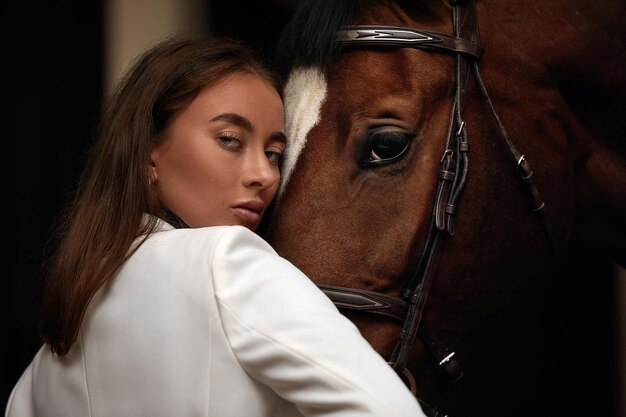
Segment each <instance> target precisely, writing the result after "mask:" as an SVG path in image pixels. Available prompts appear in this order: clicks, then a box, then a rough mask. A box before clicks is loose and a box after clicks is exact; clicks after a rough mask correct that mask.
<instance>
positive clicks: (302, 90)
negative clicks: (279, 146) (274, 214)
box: [278, 67, 326, 198]
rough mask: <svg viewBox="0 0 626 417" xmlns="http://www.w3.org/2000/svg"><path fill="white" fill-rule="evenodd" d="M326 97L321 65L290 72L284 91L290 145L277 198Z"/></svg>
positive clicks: (283, 188)
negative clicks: (319, 67)
mask: <svg viewBox="0 0 626 417" xmlns="http://www.w3.org/2000/svg"><path fill="white" fill-rule="evenodd" d="M325 99H326V80H325V79H324V75H323V74H322V72H321V71H320V70H319V69H318V68H314V67H311V68H300V69H296V70H294V71H292V72H291V74H289V78H288V79H287V83H286V84H285V91H284V101H285V133H286V135H287V139H288V145H287V147H286V149H285V152H284V159H283V171H282V178H281V183H280V188H279V190H278V198H280V196H281V195H282V193H283V191H284V190H285V187H286V185H287V183H288V182H289V178H290V176H291V173H292V172H293V168H294V167H295V165H296V161H297V160H298V157H299V156H300V153H301V152H302V149H303V148H304V145H305V144H306V139H307V135H308V134H309V131H310V130H311V129H312V128H313V126H315V125H316V124H317V123H318V122H319V120H320V109H321V107H322V104H323V103H324V100H325Z"/></svg>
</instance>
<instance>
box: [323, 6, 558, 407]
mask: <svg viewBox="0 0 626 417" xmlns="http://www.w3.org/2000/svg"><path fill="white" fill-rule="evenodd" d="M449 3H450V5H451V6H452V21H453V27H454V35H453V36H450V35H445V34H442V33H437V32H431V31H428V30H423V29H414V28H406V27H397V26H377V25H376V26H371V25H353V26H346V27H343V28H342V29H341V30H340V31H338V32H337V38H336V39H337V41H338V42H340V43H341V44H342V45H343V46H344V47H349V48H381V47H385V48H417V49H422V50H427V51H434V52H444V53H451V54H454V55H455V57H456V61H455V65H456V68H455V70H456V85H455V95H454V99H453V100H454V101H453V105H452V112H451V115H450V125H449V128H448V139H447V141H446V147H445V150H444V152H443V155H442V158H441V163H440V171H439V179H438V184H437V192H436V194H435V201H434V206H433V213H432V219H431V225H430V228H429V233H428V237H427V240H426V245H425V246H424V249H423V252H422V253H421V256H420V258H419V259H420V261H419V264H418V266H417V268H416V269H415V271H414V273H413V275H412V276H411V277H410V279H409V280H408V281H407V283H406V284H405V286H404V289H403V292H402V295H401V297H392V296H389V295H386V294H383V293H379V292H374V291H368V290H362V289H356V288H347V287H340V286H334V285H326V284H318V286H319V287H320V289H322V291H324V292H325V293H326V295H327V296H328V297H329V298H330V299H331V300H332V301H333V302H334V303H335V305H336V306H337V307H338V308H339V309H346V310H352V311H361V312H366V313H372V314H376V315H379V316H384V317H387V318H391V319H393V320H396V321H397V322H399V323H401V324H402V332H401V334H400V336H399V339H398V342H397V344H396V346H395V348H394V350H393V352H392V354H391V357H390V359H389V360H388V361H389V364H390V365H391V366H392V367H393V368H394V370H395V371H396V372H398V374H399V375H400V376H401V377H403V379H404V381H405V382H406V383H407V385H408V386H409V388H410V389H411V390H412V392H413V394H414V395H416V396H417V393H416V383H415V379H414V377H413V376H412V375H411V373H410V372H409V370H408V369H407V367H406V365H407V361H408V357H409V353H410V351H411V348H412V347H413V345H414V342H415V337H416V336H418V335H419V337H420V339H421V340H422V342H423V343H424V345H425V346H426V347H427V348H428V350H429V351H430V352H431V354H432V355H433V357H434V358H435V360H436V361H437V363H438V364H439V366H440V367H442V368H443V369H444V370H445V371H446V373H447V375H448V380H449V381H451V382H455V381H457V380H458V379H459V378H460V377H461V376H462V371H461V368H460V366H459V363H458V362H457V361H456V359H455V357H454V355H455V353H454V352H451V351H449V350H448V349H447V348H445V347H444V346H443V345H442V344H441V343H440V342H439V340H437V338H436V337H435V335H434V334H433V332H432V331H431V330H430V329H429V327H428V324H427V323H426V321H425V320H424V319H423V317H422V315H423V312H424V307H425V305H426V302H427V300H428V295H429V292H430V289H431V286H432V283H433V280H434V278H435V275H436V271H437V265H438V261H439V258H440V256H441V249H440V248H441V240H442V238H443V236H444V234H447V235H448V236H453V235H454V231H455V227H454V219H455V214H456V211H457V204H458V201H459V198H460V196H461V194H462V192H463V188H464V185H465V182H466V179H467V172H468V164H469V158H468V152H469V142H468V137H467V132H466V125H465V121H464V120H463V104H464V102H465V97H466V94H467V90H468V83H469V78H470V75H471V74H472V73H473V74H474V75H475V78H476V81H477V83H478V86H479V87H480V90H481V92H482V94H483V96H484V97H485V99H486V101H487V103H488V105H489V107H490V109H491V112H492V114H493V115H494V117H495V120H496V122H497V125H498V128H499V131H500V135H501V136H502V138H503V139H504V140H505V142H506V144H507V145H508V149H509V151H510V153H511V156H512V158H513V160H514V162H515V164H516V165H517V168H518V173H519V175H520V178H521V181H522V183H523V184H524V185H525V188H526V190H527V192H528V195H529V197H530V203H531V209H532V211H533V212H534V213H535V214H536V215H537V217H538V219H539V221H540V222H541V225H542V227H543V230H544V232H545V235H546V238H547V240H548V245H549V246H550V251H551V255H552V260H553V261H554V244H553V238H552V232H551V228H550V225H549V223H548V221H547V218H546V216H545V203H544V202H543V200H542V199H541V197H540V196H539V192H538V190H537V188H536V186H535V185H534V182H533V171H532V169H531V168H530V164H529V162H528V160H527V159H526V158H525V156H524V155H523V154H521V153H519V152H518V151H517V149H516V148H515V146H514V145H513V143H512V142H511V141H510V139H509V135H508V133H507V132H506V130H505V128H504V126H503V124H502V122H501V121H500V118H499V117H498V115H497V114H496V112H495V109H494V107H493V104H492V102H491V99H490V98H489V95H488V94H487V90H486V87H485V85H484V83H483V81H482V78H481V76H480V71H479V66H478V62H479V61H480V59H481V57H482V53H483V48H482V47H481V45H480V40H479V36H478V23H477V16H476V6H475V1H474V0H449ZM418 400H419V398H418ZM420 403H421V404H422V407H423V408H424V411H425V412H426V413H427V414H428V415H430V416H433V417H434V416H441V415H442V414H441V413H440V412H439V411H437V410H436V409H435V408H433V407H431V406H429V405H427V404H426V403H424V402H423V401H421V400H420Z"/></svg>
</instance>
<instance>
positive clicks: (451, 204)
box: [263, 0, 626, 417]
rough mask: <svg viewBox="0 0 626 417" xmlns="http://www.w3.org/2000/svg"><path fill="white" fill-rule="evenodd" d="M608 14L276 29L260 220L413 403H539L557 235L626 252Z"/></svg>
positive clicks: (413, 13)
mask: <svg viewBox="0 0 626 417" xmlns="http://www.w3.org/2000/svg"><path fill="white" fill-rule="evenodd" d="M624 22H626V5H625V4H624V2H623V1H620V0H602V1H597V0H576V1H567V2H566V1H562V0H557V1H545V0H530V1H525V2H521V1H494V0H477V1H476V2H475V3H474V1H473V0H472V1H464V0H458V1H450V2H448V1H443V0H440V1H428V0H421V1H420V0H417V1H413V2H409V1H397V2H393V1H349V0H346V1H330V2H326V1H319V2H312V3H310V4H309V3H304V4H302V5H301V6H300V9H299V10H298V11H297V12H296V14H295V15H294V17H293V19H292V21H291V22H290V23H289V24H288V25H287V27H286V28H285V31H284V33H283V37H282V38H281V43H280V50H281V52H282V53H284V54H285V56H286V57H288V58H289V61H288V62H287V63H286V66H285V68H286V69H287V70H288V71H289V72H288V76H289V78H288V83H287V86H286V91H285V102H286V112H287V118H286V121H287V133H288V135H289V136H290V139H291V141H292V143H291V145H290V148H289V150H288V153H287V155H286V158H285V161H284V167H283V168H284V173H285V175H284V177H283V184H282V187H281V194H280V196H279V200H278V201H277V204H276V206H275V207H274V210H273V212H272V213H271V214H270V216H269V217H268V223H267V224H266V226H267V229H264V230H265V231H264V232H263V233H264V235H265V236H266V238H267V239H268V240H269V241H270V243H271V244H272V245H274V247H275V248H276V249H277V251H278V252H279V253H280V254H281V255H283V256H285V257H286V258H288V259H289V260H291V261H292V262H293V263H294V264H295V265H297V266H298V267H299V268H301V269H302V270H303V271H304V272H305V273H306V274H308V275H309V276H310V277H311V278H312V279H313V280H314V281H315V282H316V283H317V284H318V285H319V286H320V287H321V288H322V289H324V290H325V291H326V292H327V294H328V295H329V296H330V297H331V298H332V299H333V300H334V301H335V303H336V304H337V306H339V307H340V308H341V309H342V311H343V312H344V313H345V314H346V315H347V316H348V317H349V318H350V319H352V320H353V321H354V322H355V323H356V324H357V326H358V327H359V328H360V329H361V331H362V333H363V334H364V336H365V337H366V338H367V339H368V340H369V341H370V343H372V345H373V346H374V347H375V348H376V349H377V351H379V352H380V353H381V355H383V356H384V357H385V358H388V359H389V362H390V364H391V366H394V367H395V368H396V370H397V371H398V373H399V374H400V375H401V376H402V377H403V378H405V380H406V382H407V384H408V385H409V386H410V387H411V388H412V389H413V390H414V392H415V394H416V396H417V397H418V399H419V400H420V401H421V402H422V405H423V406H424V409H425V411H427V413H429V414H430V415H438V413H439V412H449V413H450V415H451V416H452V417H456V416H470V415H483V416H484V415H504V416H514V415H526V416H528V415H532V416H538V415H543V414H542V412H546V413H548V411H547V410H540V408H541V407H542V404H544V400H545V398H546V397H549V396H550V390H551V388H550V386H549V384H548V385H546V383H544V382H542V379H544V377H543V375H544V374H543V372H545V371H546V368H545V367H546V366H547V364H548V363H549V362H550V361H551V360H553V359H554V357H553V356H550V355H551V354H553V353H554V352H551V351H550V348H549V342H548V341H549V339H550V331H551V325H553V324H555V323H554V322H553V321H552V319H551V317H553V316H552V315H551V309H550V306H551V305H552V304H551V303H550V301H551V298H552V297H554V296H555V294H558V286H559V283H560V281H559V280H560V279H562V278H559V276H561V275H562V274H561V275H560V272H561V271H562V270H563V268H564V263H565V261H566V253H567V252H568V249H569V248H571V247H573V246H576V245H582V246H584V247H590V248H596V249H597V250H598V251H601V252H603V253H607V254H609V255H610V256H611V257H612V258H613V259H615V260H616V261H617V262H619V263H620V264H621V265H623V266H626V129H625V127H624V126H625V116H626V25H625V24H624ZM368 313H370V314H368ZM547 345H548V347H547V348H546V346H547ZM586 360H588V358H587V359H586ZM461 375H463V377H462V378H460V376H461ZM459 378H460V379H459ZM457 380H458V382H456V381H457ZM556 382H557V383H558V382H559V381H556Z"/></svg>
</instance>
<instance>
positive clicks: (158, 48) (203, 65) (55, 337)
mask: <svg viewBox="0 0 626 417" xmlns="http://www.w3.org/2000/svg"><path fill="white" fill-rule="evenodd" d="M237 72H243V73H252V74H255V75H258V76H260V77H261V78H263V79H265V80H266V81H268V82H269V83H270V84H272V85H273V86H274V87H275V88H276V90H277V91H278V92H279V93H281V86H280V80H279V79H278V78H277V76H276V75H275V73H274V72H273V71H272V70H271V69H270V67H269V66H268V65H267V63H266V62H264V60H263V59H262V58H261V57H260V56H259V55H258V54H257V52H256V51H255V50H254V49H251V48H250V47H248V46H246V45H243V44H242V43H241V42H239V41H237V40H233V39H228V38H220V37H204V36H182V35H179V36H175V37H170V38H167V39H165V40H162V41H160V42H159V43H157V44H156V45H154V46H152V47H151V48H150V49H148V50H147V51H145V53H144V54H143V55H141V56H140V57H139V59H138V60H137V61H136V63H135V64H134V65H133V67H132V68H131V69H130V70H129V71H128V72H127V73H126V76H125V77H124V78H123V79H122V80H121V82H120V83H119V84H118V86H117V89H116V90H115V92H114V94H113V95H112V96H111V98H110V100H108V102H107V103H106V105H105V109H104V112H103V116H102V118H101V121H100V126H99V130H98V132H99V133H98V136H97V138H96V141H95V142H94V144H93V146H92V147H91V149H90V152H89V153H88V155H87V156H88V159H87V161H86V165H85V169H84V171H83V173H82V176H81V177H80V181H79V183H78V187H77V192H76V196H75V197H74V198H73V201H72V202H71V203H70V205H69V207H68V209H67V214H65V215H64V216H62V217H60V218H59V221H58V226H57V228H56V229H55V234H54V235H53V236H54V239H56V240H57V241H58V245H56V250H55V251H54V252H53V256H52V258H51V260H50V265H51V267H50V269H49V275H48V277H47V280H46V282H45V286H44V293H43V299H42V306H41V311H40V313H41V315H40V321H39V331H40V334H41V337H42V338H43V340H44V341H45V342H46V343H47V344H48V345H49V346H50V349H51V350H52V351H53V352H56V353H57V354H59V355H64V354H66V353H67V352H68V351H69V349H70V347H71V346H72V344H73V343H74V342H75V341H76V338H77V337H78V332H79V329H80V326H81V322H82V320H83V317H84V314H85V311H86V308H87V305H88V303H89V301H90V300H91V298H92V297H93V295H94V293H95V292H96V291H97V290H98V288H100V287H101V286H102V285H103V284H104V282H106V281H107V280H108V279H110V278H111V277H112V276H114V274H115V272H116V271H117V269H118V268H119V267H120V266H121V265H122V263H123V262H124V261H125V260H126V259H127V258H128V257H129V256H130V255H131V254H132V253H133V252H134V250H136V249H137V247H138V246H139V245H140V244H141V243H142V242H143V241H144V240H145V238H146V237H147V236H149V234H150V233H152V232H153V230H154V228H155V226H156V220H155V218H154V217H152V216H150V220H149V221H148V222H145V220H143V214H144V213H149V214H153V215H155V216H157V217H160V218H164V217H165V216H166V213H165V210H164V209H163V208H162V207H161V206H160V205H159V203H158V200H157V198H156V192H155V190H154V188H153V187H152V186H151V184H150V181H149V174H148V173H149V170H148V167H149V163H150V151H151V150H152V148H153V147H154V146H156V145H157V144H158V141H159V140H160V138H161V137H162V135H161V133H162V132H163V131H164V130H165V129H166V128H167V127H168V125H169V124H171V122H172V120H173V119H174V118H175V117H176V115H177V114H179V113H180V111H181V110H182V109H184V108H185V107H186V106H188V105H189V104H190V103H191V101H193V99H194V98H195V97H196V95H197V94H198V93H199V92H200V91H201V90H202V89H203V88H205V87H207V86H211V85H214V84H215V83H217V82H219V81H220V80H221V79H223V78H224V77H225V76H227V75H230V74H233V73H237ZM136 240H137V243H138V244H136V245H134V244H133V242H135V241H136Z"/></svg>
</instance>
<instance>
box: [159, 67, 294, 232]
mask: <svg viewBox="0 0 626 417" xmlns="http://www.w3.org/2000/svg"><path fill="white" fill-rule="evenodd" d="M284 147H285V133H284V118H283V103H282V100H281V99H280V96H279V95H278V93H277V92H276V90H275V89H274V88H273V87H272V86H271V85H270V84H268V83H267V82H266V81H265V80H263V79H262V78H259V77H258V76H256V75H252V74H243V73H240V74H233V75H230V76H228V77H226V78H225V79H223V80H222V81H220V82H219V83H217V84H215V85H213V86H211V87H207V88H205V89H204V90H202V91H201V92H200V94H198V96H197V97H196V98H195V99H194V100H193V101H192V102H191V104H190V105H189V106H188V107H187V108H185V109H184V110H183V111H182V112H181V113H180V114H179V115H178V116H177V117H176V118H175V119H174V120H173V123H172V124H171V125H170V126H169V127H168V129H167V130H166V131H165V137H164V140H163V141H162V144H161V145H159V146H158V147H155V148H154V149H153V150H152V151H151V154H150V157H151V162H152V167H151V170H152V171H151V173H150V175H151V179H152V180H153V181H154V182H155V184H156V187H157V192H158V196H159V200H160V202H161V204H162V205H163V206H164V207H166V208H167V209H169V210H170V211H171V212H173V213H174V214H176V215H177V216H178V217H179V218H180V219H181V220H182V221H184V222H185V223H186V224H187V225H188V226H190V227H204V226H219V225H241V226H245V227H247V228H249V229H251V230H255V229H256V228H257V226H258V224H259V221H260V220H261V217H262V216H263V213H264V212H265V210H266V208H267V206H268V205H269V204H270V202H271V201H272V199H273V198H274V195H275V194H276V191H277V189H278V185H279V182H280V172H279V170H278V163H279V160H280V156H281V153H282V152H283V150H284Z"/></svg>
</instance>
